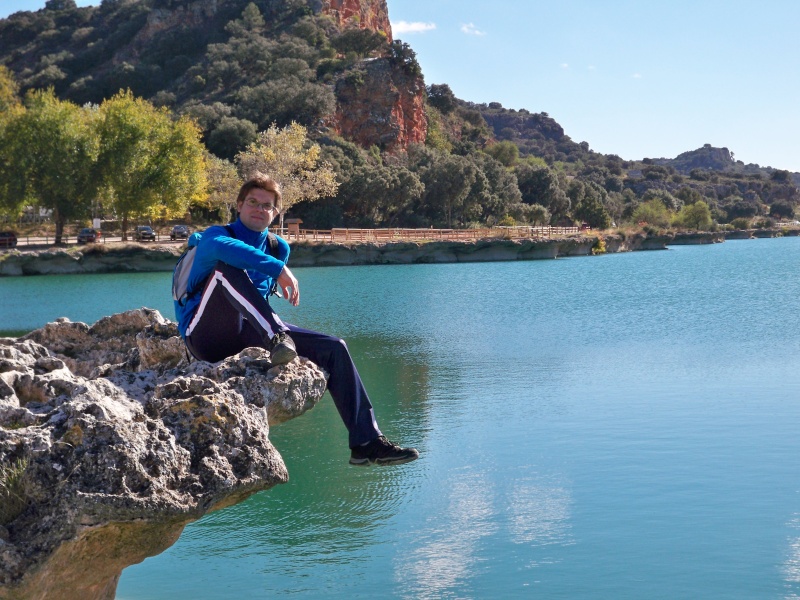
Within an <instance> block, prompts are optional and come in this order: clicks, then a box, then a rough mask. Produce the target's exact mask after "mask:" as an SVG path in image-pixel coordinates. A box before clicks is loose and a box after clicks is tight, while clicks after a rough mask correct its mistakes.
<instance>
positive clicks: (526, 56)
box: [0, 0, 800, 172]
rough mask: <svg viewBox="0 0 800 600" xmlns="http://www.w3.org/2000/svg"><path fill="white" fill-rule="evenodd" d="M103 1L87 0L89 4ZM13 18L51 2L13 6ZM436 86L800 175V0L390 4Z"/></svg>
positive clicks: (583, 136)
mask: <svg viewBox="0 0 800 600" xmlns="http://www.w3.org/2000/svg"><path fill="white" fill-rule="evenodd" d="M96 3H97V2H96V1H94V0H78V4H79V5H81V6H86V5H89V4H96ZM0 4H1V7H0V17H5V16H7V15H8V14H10V13H12V12H15V11H17V10H37V9H39V8H41V7H43V6H44V0H0ZM388 4H389V15H390V18H391V20H392V25H393V30H394V35H395V38H400V39H402V40H403V41H405V42H408V43H409V44H410V45H411V47H412V48H413V49H414V50H415V51H416V52H417V59H418V60H419V62H420V64H421V65H422V70H423V73H424V74H425V81H426V83H428V84H431V83H447V84H448V85H450V87H451V88H452V89H453V91H454V92H455V94H456V95H457V96H458V97H459V98H462V99H464V100H471V101H473V102H493V101H496V102H500V103H502V104H503V106H505V107H507V108H516V109H519V108H526V109H528V110H530V111H533V112H547V113H548V114H550V116H551V117H553V118H554V119H556V121H558V122H559V123H560V124H561V126H562V127H564V129H565V131H566V133H567V135H569V136H570V137H571V138H572V139H573V140H575V141H578V142H580V141H586V142H588V143H589V145H590V146H591V148H592V149H594V150H596V151H598V152H603V153H607V154H611V153H613V154H618V155H620V156H621V157H622V158H625V159H641V158H644V157H650V158H658V157H669V158H671V157H675V156H677V155H678V154H680V153H681V152H684V151H686V150H692V149H695V148H698V147H700V146H702V145H703V144H706V143H708V144H712V145H714V146H726V147H728V148H729V149H730V150H731V151H732V152H733V153H734V154H735V158H737V159H738V160H742V161H744V162H745V163H751V162H752V163H758V164H760V165H762V166H772V167H775V168H780V169H789V170H791V171H798V172H800V102H799V101H800V64H798V63H800V35H798V34H797V31H796V29H797V24H798V23H800V2H795V1H790V0H761V1H760V2H757V3H756V2H753V1H752V0H751V1H749V2H743V1H738V0H727V1H722V0H693V1H688V0H670V1H666V0H662V1H656V0H639V1H634V0H605V1H601V0H559V1H558V2H552V1H548V2H545V1H535V0H493V1H492V2H487V1H486V0H481V1H480V2H479V1H477V0H388Z"/></svg>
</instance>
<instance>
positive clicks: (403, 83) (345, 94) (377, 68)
mask: <svg viewBox="0 0 800 600" xmlns="http://www.w3.org/2000/svg"><path fill="white" fill-rule="evenodd" d="M361 73H362V74H363V77H360V78H345V79H343V80H342V81H340V82H339V84H338V85H337V86H336V97H337V108H336V116H335V119H334V124H333V125H334V128H335V129H336V131H337V133H339V134H340V135H341V136H342V137H344V138H346V139H349V140H351V141H353V142H355V143H357V144H359V145H360V146H362V147H364V148H369V147H370V146H378V147H379V148H380V149H381V150H383V151H387V152H396V151H400V150H405V149H406V148H408V146H409V144H413V143H424V142H425V137H426V136H427V133H428V122H427V119H426V118H425V100H424V93H425V83H424V81H423V79H422V77H421V76H410V75H408V74H407V73H405V72H404V71H403V69H402V68H401V67H395V66H393V65H392V64H391V63H390V61H389V60H387V59H375V60H372V61H369V62H366V63H365V64H364V66H363V69H362V71H361Z"/></svg>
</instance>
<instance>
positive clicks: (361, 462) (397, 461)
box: [350, 454, 419, 467]
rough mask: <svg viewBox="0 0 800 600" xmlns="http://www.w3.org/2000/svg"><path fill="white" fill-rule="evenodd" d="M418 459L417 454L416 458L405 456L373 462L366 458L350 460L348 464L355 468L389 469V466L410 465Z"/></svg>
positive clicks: (377, 459) (378, 459) (379, 459)
mask: <svg viewBox="0 0 800 600" xmlns="http://www.w3.org/2000/svg"><path fill="white" fill-rule="evenodd" d="M418 458H419V454H417V455H416V456H405V457H403V458H376V459H375V460H370V459H368V458H350V464H351V465H355V466H357V467H368V466H370V465H377V466H379V467H389V466H391V465H403V464H405V463H410V462H413V461H415V460H417V459H418Z"/></svg>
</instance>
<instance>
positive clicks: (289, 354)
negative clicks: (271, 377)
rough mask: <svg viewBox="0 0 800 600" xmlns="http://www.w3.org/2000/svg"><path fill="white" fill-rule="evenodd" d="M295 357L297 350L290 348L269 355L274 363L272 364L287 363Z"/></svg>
mask: <svg viewBox="0 0 800 600" xmlns="http://www.w3.org/2000/svg"><path fill="white" fill-rule="evenodd" d="M295 358H297V352H294V351H292V350H288V349H287V350H284V351H282V352H276V353H275V354H270V355H269V359H270V360H269V361H270V362H271V363H272V366H278V365H285V364H286V363H290V362H292V361H293V360H294V359H295Z"/></svg>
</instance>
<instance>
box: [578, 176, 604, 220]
mask: <svg viewBox="0 0 800 600" xmlns="http://www.w3.org/2000/svg"><path fill="white" fill-rule="evenodd" d="M605 197H606V191H605V190H604V189H603V188H602V187H600V186H599V185H597V184H596V183H591V182H589V183H587V184H586V186H585V187H584V192H583V195H582V197H581V198H580V200H579V201H578V202H577V204H576V205H575V208H574V210H573V216H574V217H575V218H576V219H577V220H578V221H581V222H582V223H588V224H589V226H590V227H592V228H594V229H608V228H609V227H610V226H611V217H610V215H609V214H608V211H607V210H606V208H605V206H604V203H603V200H604V199H605Z"/></svg>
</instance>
